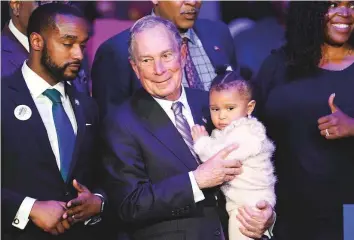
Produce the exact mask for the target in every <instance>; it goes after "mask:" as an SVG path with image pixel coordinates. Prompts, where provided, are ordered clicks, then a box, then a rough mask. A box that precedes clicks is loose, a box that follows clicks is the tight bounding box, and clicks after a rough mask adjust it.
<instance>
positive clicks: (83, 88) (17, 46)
mask: <svg viewBox="0 0 354 240" xmlns="http://www.w3.org/2000/svg"><path fill="white" fill-rule="evenodd" d="M28 55H29V53H28V52H27V50H26V49H25V48H24V47H23V45H22V44H21V43H20V42H19V41H18V40H17V38H16V37H15V35H13V33H12V32H11V30H10V28H9V26H8V25H6V26H5V27H4V29H3V30H2V32H1V78H3V77H6V76H9V75H11V74H13V73H14V72H15V71H16V70H17V69H19V68H21V67H22V65H23V62H24V61H25V60H26V59H28ZM85 60H86V59H84V61H85ZM87 72H88V69H87V68H86V67H85V65H84V64H82V67H81V69H80V72H79V74H78V77H77V78H76V79H75V80H74V81H72V83H73V84H74V85H75V87H76V88H77V90H79V91H80V92H84V93H86V94H87V95H89V86H88V84H89V81H90V80H89V76H87V74H86V73H87Z"/></svg>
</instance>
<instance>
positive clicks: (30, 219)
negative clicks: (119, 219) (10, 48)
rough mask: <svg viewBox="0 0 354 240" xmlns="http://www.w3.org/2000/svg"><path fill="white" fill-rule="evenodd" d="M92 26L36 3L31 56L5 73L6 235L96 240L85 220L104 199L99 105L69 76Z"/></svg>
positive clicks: (25, 239) (66, 9) (62, 9)
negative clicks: (76, 86)
mask: <svg viewBox="0 0 354 240" xmlns="http://www.w3.org/2000/svg"><path fill="white" fill-rule="evenodd" d="M88 28H89V27H88V24H87V22H86V20H85V19H84V18H83V16H82V14H81V13H80V12H78V11H77V9H74V8H72V7H70V6H68V5H64V4H55V3H51V4H46V5H44V6H41V7H39V8H37V9H36V10H34V12H33V13H32V15H31V17H30V19H29V25H28V32H29V40H30V43H29V45H30V46H29V48H30V53H29V59H28V61H25V62H24V63H23V64H22V67H20V68H19V69H18V70H16V71H15V73H14V74H12V75H10V76H7V77H4V78H2V82H1V84H2V86H1V98H2V104H1V130H2V131H1V164H2V165H1V174H2V182H1V207H2V213H1V214H2V222H1V224H2V225H1V226H2V239H6V240H12V239H22V240H33V239H36V240H41V239H43V240H44V239H46V240H47V239H48V240H49V239H68V240H70V239H72V240H74V239H94V236H95V234H94V232H95V230H97V229H96V227H97V226H95V227H93V226H85V225H91V224H94V223H95V222H98V221H99V219H100V218H99V216H100V214H101V213H102V211H103V206H104V202H105V201H104V199H105V194H104V192H103V191H102V190H101V189H100V188H99V178H98V177H97V175H98V173H99V171H98V170H99V169H100V165H99V163H98V162H97V155H96V153H95V151H94V150H95V147H97V135H96V133H97V130H98V129H97V127H98V125H99V123H98V110H97V106H96V104H95V102H94V101H93V100H92V99H91V98H89V97H88V96H87V95H86V94H84V93H80V92H78V91H77V90H76V89H75V88H74V87H72V85H71V84H70V83H69V82H70V81H71V80H73V79H74V78H76V76H77V73H78V72H79V68H80V64H81V61H82V58H83V52H82V51H83V49H84V48H85V44H86V42H87V39H88ZM81 184H84V185H85V186H87V187H89V188H87V187H85V186H84V185H81ZM89 189H91V190H92V191H93V192H95V193H96V194H93V193H92V192H91V191H90V190H89ZM53 235H60V236H53Z"/></svg>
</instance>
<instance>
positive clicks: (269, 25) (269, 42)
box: [233, 1, 289, 79]
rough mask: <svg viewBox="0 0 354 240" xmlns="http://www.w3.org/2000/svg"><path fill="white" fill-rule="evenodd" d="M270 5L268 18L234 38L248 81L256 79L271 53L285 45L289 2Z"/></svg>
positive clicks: (274, 2) (271, 2) (238, 59)
mask: <svg viewBox="0 0 354 240" xmlns="http://www.w3.org/2000/svg"><path fill="white" fill-rule="evenodd" d="M254 4H255V3H254ZM268 4H269V5H270V8H271V11H270V13H269V14H268V16H264V17H263V18H261V19H259V20H257V21H255V22H254V24H253V25H252V26H250V27H249V29H246V30H244V31H242V32H240V33H239V34H237V35H236V36H234V37H233V38H234V44H235V49H236V57H237V61H238V64H239V66H240V69H241V70H242V72H247V73H248V74H247V76H246V74H245V76H244V77H245V78H247V79H252V78H255V77H256V76H257V73H258V71H259V68H260V67H261V65H262V63H263V61H264V60H265V59H266V57H268V55H269V54H270V53H271V51H272V50H275V49H278V48H280V47H281V46H283V45H284V41H285V36H284V34H285V18H286V11H287V8H288V4H289V2H288V1H270V2H269V3H268ZM253 7H255V6H253Z"/></svg>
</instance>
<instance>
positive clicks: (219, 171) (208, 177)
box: [193, 144, 242, 189]
mask: <svg viewBox="0 0 354 240" xmlns="http://www.w3.org/2000/svg"><path fill="white" fill-rule="evenodd" d="M235 149H237V145H235V144H232V145H230V146H228V147H225V148H224V149H222V150H220V151H219V152H218V153H217V154H215V155H214V156H213V157H212V158H211V159H208V160H207V161H206V162H204V163H203V164H201V165H199V166H198V168H197V169H196V170H195V171H194V172H193V174H194V177H195V180H196V182H197V184H198V187H199V188H200V189H203V188H211V187H215V186H218V185H221V184H223V183H224V182H228V181H231V180H233V179H234V178H235V177H236V175H238V174H240V173H241V166H242V165H241V162H240V161H238V160H225V158H226V157H227V156H228V155H229V154H230V153H231V152H232V151H234V150H235Z"/></svg>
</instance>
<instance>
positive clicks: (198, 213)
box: [103, 88, 222, 240]
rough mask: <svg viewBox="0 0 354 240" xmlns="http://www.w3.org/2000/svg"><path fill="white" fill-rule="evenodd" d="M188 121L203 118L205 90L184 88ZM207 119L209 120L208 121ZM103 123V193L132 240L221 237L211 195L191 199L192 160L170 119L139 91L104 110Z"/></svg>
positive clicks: (211, 192)
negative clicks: (201, 198) (190, 116)
mask: <svg viewBox="0 0 354 240" xmlns="http://www.w3.org/2000/svg"><path fill="white" fill-rule="evenodd" d="M186 94H187V99H188V103H189V105H190V108H191V111H192V114H193V118H194V122H195V123H196V124H200V125H205V120H207V119H209V117H208V116H209V107H208V93H207V92H205V91H200V90H196V89H189V88H186ZM209 122H210V121H209ZM103 125H104V127H103V130H104V131H103V137H104V141H103V145H104V151H103V158H104V166H105V170H106V174H105V176H106V177H107V178H106V181H105V182H106V184H105V186H106V193H107V195H108V197H109V199H110V201H111V203H112V204H113V206H112V207H113V208H112V209H113V211H115V213H116V214H117V215H118V216H119V217H120V219H121V220H122V221H124V222H125V223H128V226H129V227H130V228H129V229H127V230H128V232H129V233H130V235H131V237H132V238H133V239H141V240H148V239H154V240H157V239H158V240H159V239H161V240H162V239H169V240H174V239H176V240H177V239H187V240H189V239H190V240H198V239H200V240H208V239H214V240H215V239H221V236H220V233H221V231H222V229H221V224H220V219H219V215H218V210H219V209H218V208H217V207H216V205H217V204H216V201H215V198H214V194H217V193H218V189H216V188H212V189H208V190H205V191H203V192H204V195H205V197H206V199H205V200H203V201H201V202H198V203H195V202H194V195H193V191H192V186H191V182H190V179H189V175H188V172H189V171H193V170H195V169H196V168H197V166H198V164H197V162H196V160H195V159H194V157H193V155H192V154H191V152H190V150H189V148H188V146H187V145H186V143H185V142H184V140H183V138H182V136H181V134H180V133H179V132H178V130H177V129H176V127H175V126H174V124H173V123H172V122H171V120H170V118H169V117H168V116H167V114H166V113H165V112H164V110H163V109H162V108H161V106H160V105H159V104H158V103H157V102H156V101H155V100H154V99H153V98H152V97H151V96H150V95H149V94H148V93H147V92H146V91H145V90H144V89H143V88H141V89H139V90H137V91H136V93H135V94H134V95H133V96H132V97H131V98H130V99H129V100H128V101H127V102H125V103H124V104H122V105H120V106H112V109H109V113H108V114H107V118H106V119H105V121H104V124H103Z"/></svg>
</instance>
